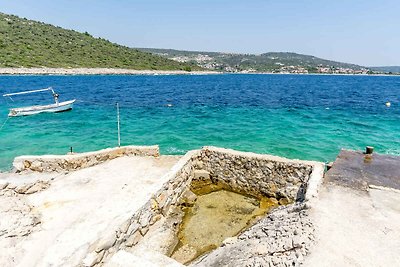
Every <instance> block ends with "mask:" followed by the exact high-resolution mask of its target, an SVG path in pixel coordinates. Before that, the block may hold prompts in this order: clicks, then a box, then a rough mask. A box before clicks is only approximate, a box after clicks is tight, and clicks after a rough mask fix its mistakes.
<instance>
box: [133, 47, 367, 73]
mask: <svg viewBox="0 0 400 267" xmlns="http://www.w3.org/2000/svg"><path fill="white" fill-rule="evenodd" d="M138 49H139V50H140V51H144V52H151V53H153V54H155V55H160V56H164V57H166V58H169V59H174V60H177V61H180V62H187V63H192V64H197V65H198V66H201V67H204V68H208V69H215V70H225V71H244V70H252V71H259V72H279V71H291V70H296V69H297V70H301V69H304V70H306V71H308V72H318V68H329V69H331V70H332V72H334V71H338V70H339V69H351V70H354V71H357V70H362V69H364V67H362V66H359V65H355V64H349V63H343V62H337V61H332V60H326V59H322V58H318V57H314V56H309V55H302V54H297V53H289V52H270V53H264V54H260V55H255V54H235V53H219V52H203V51H182V50H172V49H152V48H138ZM342 71H346V70H342Z"/></svg>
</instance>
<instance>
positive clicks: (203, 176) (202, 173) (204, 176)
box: [194, 170, 210, 180]
mask: <svg viewBox="0 0 400 267" xmlns="http://www.w3.org/2000/svg"><path fill="white" fill-rule="evenodd" d="M194 179H196V180H208V179H210V172H208V171H206V170H195V171H194Z"/></svg>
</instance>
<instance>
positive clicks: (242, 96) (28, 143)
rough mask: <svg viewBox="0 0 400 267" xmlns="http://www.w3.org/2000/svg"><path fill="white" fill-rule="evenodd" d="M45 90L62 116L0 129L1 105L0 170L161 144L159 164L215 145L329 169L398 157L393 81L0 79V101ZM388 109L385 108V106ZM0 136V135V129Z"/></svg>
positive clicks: (0, 113) (398, 115) (27, 100)
mask: <svg viewBox="0 0 400 267" xmlns="http://www.w3.org/2000/svg"><path fill="white" fill-rule="evenodd" d="M48 86H53V87H54V88H55V89H56V90H57V91H58V93H59V94H60V100H69V99H73V98H76V99H77V103H76V104H75V106H74V109H73V110H72V111H70V112H64V113H56V114H39V115H34V116H27V117H15V118H10V119H8V120H7V121H6V119H7V109H8V107H9V106H23V105H30V104H32V103H43V104H45V103H48V102H49V101H52V98H51V95H50V94H49V93H48V92H44V93H38V94H35V95H25V96H19V97H14V98H13V100H10V99H7V101H6V99H5V98H3V99H2V100H1V101H0V120H1V121H0V123H1V124H3V123H4V122H5V121H6V122H5V124H4V127H3V128H2V129H1V130H0V170H7V169H9V168H10V167H11V163H12V160H13V158H14V157H15V156H18V155H26V154H35V155H40V154H53V153H54V154H65V153H67V152H68V151H69V149H70V147H71V146H72V147H73V150H74V151H75V152H83V151H90V150H97V149H102V148H106V147H114V146H116V145H117V123H116V108H115V103H116V102H119V104H120V107H121V108H120V112H121V141H122V145H131V144H134V145H153V144H159V145H160V148H161V152H162V153H163V154H184V153H185V152H186V151H188V150H190V149H196V148H200V147H202V146H205V145H214V146H221V147H227V148H233V149H238V150H244V151H254V152H259V153H268V154H274V155H279V156H284V157H288V158H299V159H307V160H319V161H324V162H325V161H332V160H334V159H335V157H336V155H337V154H338V152H339V150H340V148H349V149H358V150H363V149H364V147H365V146H366V145H371V146H374V147H375V151H376V152H378V153H388V154H396V155H400V77H395V76H337V75H244V74H240V75H238V74H237V75H235V74H232V75H182V76H181V75H159V76H140V75H137V76H136V75H135V76H121V75H115V76H34V75H33V76H0V92H1V94H4V93H9V92H16V91H22V90H31V89H38V88H44V87H48ZM387 101H390V102H391V104H392V105H391V107H390V108H388V107H386V106H385V103H386V102H387ZM0 127H1V125H0Z"/></svg>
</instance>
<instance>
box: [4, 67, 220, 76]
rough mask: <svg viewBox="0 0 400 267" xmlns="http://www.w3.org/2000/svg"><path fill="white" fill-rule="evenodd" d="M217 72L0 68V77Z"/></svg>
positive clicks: (213, 72)
mask: <svg viewBox="0 0 400 267" xmlns="http://www.w3.org/2000/svg"><path fill="white" fill-rule="evenodd" d="M220 73H221V72H217V71H190V72H188V71H184V70H133V69H114V68H0V75H117V74H123V75H205V74H220Z"/></svg>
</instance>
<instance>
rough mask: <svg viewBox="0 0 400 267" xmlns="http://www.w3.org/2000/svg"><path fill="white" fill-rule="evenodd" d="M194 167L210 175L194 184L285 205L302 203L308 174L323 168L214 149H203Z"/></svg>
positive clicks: (200, 178)
mask: <svg viewBox="0 0 400 267" xmlns="http://www.w3.org/2000/svg"><path fill="white" fill-rule="evenodd" d="M194 165H195V169H197V170H205V171H206V172H208V173H209V175H207V174H205V175H196V178H195V180H194V181H193V182H194V183H196V182H200V184H201V183H206V184H207V183H214V184H216V183H221V184H222V185H223V186H226V187H228V188H230V189H232V190H233V191H238V192H243V193H246V194H249V195H253V196H256V197H260V196H267V197H273V198H276V199H278V200H280V199H282V200H284V201H282V202H286V203H288V202H293V201H299V200H303V199H304V198H305V193H306V188H307V186H308V183H309V180H310V175H311V173H312V172H313V170H316V167H318V168H317V169H318V170H319V172H321V171H320V170H321V169H322V170H323V164H322V165H321V163H318V162H312V161H300V160H289V159H285V158H280V157H276V156H271V155H262V154H255V153H249V152H239V151H235V150H230V149H223V148H216V147H204V148H203V149H202V150H201V151H200V153H199V155H198V156H197V157H196V159H195V161H194ZM321 175H322V173H320V176H321ZM315 178H317V177H315ZM315 190H316V189H315ZM283 204H285V203H283Z"/></svg>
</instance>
